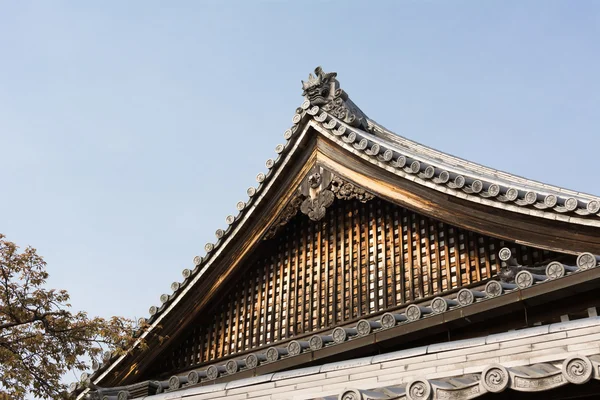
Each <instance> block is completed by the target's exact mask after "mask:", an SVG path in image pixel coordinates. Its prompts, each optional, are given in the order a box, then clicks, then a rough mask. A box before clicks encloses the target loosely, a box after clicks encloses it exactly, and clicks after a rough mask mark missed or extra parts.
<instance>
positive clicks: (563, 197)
mask: <svg viewBox="0 0 600 400" xmlns="http://www.w3.org/2000/svg"><path fill="white" fill-rule="evenodd" d="M315 73H316V76H312V75H311V77H309V80H308V81H307V82H303V89H304V93H303V94H304V95H305V101H304V102H303V103H302V105H301V106H300V107H299V108H298V109H297V110H296V112H295V114H294V116H293V119H292V123H293V125H292V126H291V127H290V128H289V129H287V130H286V131H285V132H284V139H285V142H284V143H283V144H279V145H277V146H276V147H275V152H276V155H275V157H274V158H272V159H269V160H267V161H266V163H265V166H266V168H267V171H266V172H261V173H259V174H258V175H257V178H256V180H257V182H258V185H257V186H251V187H250V188H248V190H247V194H248V198H247V199H245V200H242V201H239V202H238V203H237V204H236V208H237V210H238V214H237V215H229V216H227V217H226V219H225V221H226V224H227V225H226V228H224V229H217V230H216V232H215V236H216V241H215V242H214V243H207V244H206V245H205V246H204V250H205V255H204V256H196V257H195V258H194V267H193V268H189V269H184V270H183V272H182V275H183V281H182V282H174V283H173V284H172V285H171V289H172V291H173V292H172V293H171V294H163V295H161V296H160V302H161V304H160V305H159V306H152V307H150V318H148V319H142V320H141V321H140V324H141V326H142V328H141V330H140V332H139V334H140V341H138V343H137V344H139V343H140V342H141V339H144V338H147V337H148V335H149V334H150V333H151V332H152V331H153V330H154V329H156V328H157V327H158V326H159V325H160V324H161V322H162V321H163V320H164V318H165V317H166V316H167V315H169V313H170V312H171V311H172V310H174V309H175V308H176V307H177V306H178V304H179V303H180V301H181V300H182V299H183V298H184V297H185V296H186V295H187V294H188V293H189V292H190V290H191V289H192V288H194V287H195V286H196V285H197V284H198V282H199V281H201V280H202V279H205V275H207V274H208V273H209V271H210V270H211V268H212V266H213V264H214V263H215V262H216V260H217V259H218V258H219V257H220V256H222V255H223V254H225V252H226V249H227V248H228V245H229V244H230V243H232V242H233V241H234V240H236V237H237V236H240V235H242V233H243V232H244V230H245V229H247V227H246V226H247V225H248V224H249V222H248V221H250V220H251V219H252V217H253V214H256V213H258V212H259V209H261V207H263V204H262V203H266V201H267V200H266V199H267V198H268V196H272V193H270V192H272V191H274V190H275V189H273V188H274V186H275V182H278V181H279V180H282V179H283V177H286V176H287V175H288V171H289V170H290V169H291V168H292V167H293V161H294V159H293V157H295V156H296V153H299V152H301V151H302V149H303V148H305V147H304V146H305V144H306V143H307V141H308V140H309V139H310V134H311V133H314V132H317V134H318V135H320V136H322V137H323V138H325V139H327V140H329V141H330V142H331V143H334V144H335V145H336V146H338V148H340V149H342V150H343V151H346V152H349V153H352V154H354V155H356V156H357V157H358V158H360V159H361V160H362V161H363V162H366V163H368V164H370V165H373V166H376V167H377V168H379V169H381V170H382V171H385V172H386V173H390V174H393V175H394V176H395V177H396V179H397V180H398V181H397V182H398V183H400V182H401V181H410V182H412V183H413V184H416V185H419V186H422V187H423V188H424V189H427V190H433V191H435V192H438V193H442V194H443V195H445V196H448V197H449V198H450V197H454V198H457V199H460V200H461V201H463V200H464V201H468V202H472V203H477V204H478V205H482V206H489V209H490V210H494V209H501V210H504V211H506V212H510V213H515V214H516V215H527V216H529V217H531V218H540V219H543V220H550V221H560V222H562V223H567V224H570V225H572V226H582V227H586V228H595V227H600V198H599V197H596V196H591V195H588V194H584V193H581V192H576V191H572V190H568V189H563V188H559V187H556V186H552V185H547V184H543V183H539V182H535V181H531V180H528V179H525V178H522V177H519V176H516V175H512V174H509V173H505V172H501V171H497V170H495V169H491V168H487V167H484V166H481V165H478V164H475V163H471V162H468V161H465V160H462V159H460V158H457V157H454V156H451V155H448V154H445V153H442V152H439V151H437V150H434V149H432V148H430V147H427V146H424V145H421V144H419V143H416V142H414V141H412V140H409V139H406V138H404V137H401V136H399V135H397V134H395V133H393V132H391V131H389V130H387V129H385V128H384V127H383V126H381V125H380V124H378V123H376V122H375V121H373V120H372V119H370V118H368V117H367V116H366V114H365V113H364V112H362V111H361V110H360V108H358V107H357V106H356V105H355V104H354V103H353V102H352V101H351V100H350V99H349V97H348V95H347V94H346V93H345V92H344V91H343V90H342V89H341V88H340V86H339V82H338V81H337V79H336V74H335V73H329V74H327V73H324V72H323V71H322V69H320V68H317V69H316V70H315ZM263 208H264V207H263ZM283 222H285V221H283ZM281 223H282V221H281V219H279V220H275V221H274V224H275V225H276V224H281ZM267 233H268V232H267V230H265V231H264V232H262V235H263V236H266V235H267ZM573 253H574V254H578V252H573ZM137 344H136V346H137ZM125 357H126V356H120V357H118V358H110V355H108V356H107V359H106V360H105V363H104V364H103V365H102V366H100V368H99V370H98V371H97V372H96V373H94V374H93V375H92V377H91V380H92V381H93V382H100V381H101V380H102V379H104V378H105V377H107V376H108V375H109V374H110V373H111V372H113V369H114V368H116V367H117V366H118V365H119V364H120V363H121V362H123V360H124V359H125Z"/></svg>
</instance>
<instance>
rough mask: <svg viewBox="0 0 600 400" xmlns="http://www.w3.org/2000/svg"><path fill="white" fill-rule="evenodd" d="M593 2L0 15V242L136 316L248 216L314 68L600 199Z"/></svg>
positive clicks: (425, 133) (387, 110) (164, 6)
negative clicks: (239, 215)
mask: <svg viewBox="0 0 600 400" xmlns="http://www.w3.org/2000/svg"><path fill="white" fill-rule="evenodd" d="M598 38H600V2H596V1H577V2H572V1H452V2H451V1H373V2H368V3H367V2H357V1H337V2H334V1H330V2H316V1H302V2H291V1H290V2H283V1H280V2H275V1H269V2H267V1H263V2H250V1H243V2H242V1H240V2H226V1H219V2H218V1H207V2H201V1H189V2H185V1H179V2H158V1H156V2H151V1H128V2H120V1H105V2H95V3H92V2H60V1H55V2H26V1H22V2H8V1H0V171H1V174H2V178H3V184H2V186H1V188H0V232H2V233H4V234H5V235H7V236H8V238H9V239H10V240H12V241H15V242H17V243H18V244H20V245H21V246H23V247H24V246H26V245H29V244H30V245H33V246H34V247H36V248H37V249H38V250H39V252H40V253H41V254H42V255H44V256H45V258H46V260H47V261H48V269H49V272H50V274H51V278H50V283H51V285H52V286H55V287H60V288H64V289H67V290H68V291H69V292H70V293H71V294H72V300H73V304H74V306H75V307H76V308H78V309H84V310H87V311H89V312H90V313H92V314H97V315H103V316H110V315H114V314H117V315H125V316H128V317H136V318H137V317H140V316H147V314H148V311H147V310H148V308H149V307H150V306H151V305H154V304H159V296H160V294H161V293H170V289H169V286H170V284H171V282H173V281H180V280H181V270H182V269H184V268H190V267H192V266H193V265H192V259H193V257H194V256H195V255H198V254H200V255H202V254H203V253H204V250H203V248H204V244H205V243H206V242H208V241H211V242H212V241H214V232H215V230H216V229H218V228H224V227H225V226H226V224H225V217H226V216H227V215H228V214H231V213H234V212H235V204H236V202H237V201H239V200H245V199H246V194H245V193H246V189H247V188H248V187H249V186H251V185H256V181H255V176H256V174H257V173H258V172H262V171H265V166H264V162H265V160H266V159H267V158H270V157H273V156H274V154H275V152H274V149H275V146H276V145H277V144H279V143H281V142H282V141H283V132H284V131H285V130H286V129H287V128H288V127H289V126H290V125H291V118H292V116H293V113H294V110H295V108H296V107H297V106H298V105H300V103H301V102H302V98H301V87H300V80H301V79H306V76H307V75H308V73H309V72H311V71H312V70H313V69H314V67H315V66H317V65H322V66H323V67H324V69H325V70H326V71H337V72H338V78H339V80H340V82H341V84H342V87H343V88H344V89H345V90H346V91H347V92H348V93H349V94H350V96H351V98H352V99H353V100H354V101H355V102H356V103H357V104H358V105H359V106H360V107H361V108H362V109H363V111H365V113H367V115H369V116H370V117H371V118H373V119H375V120H377V121H378V122H380V123H381V124H383V125H384V126H386V127H388V128H390V129H392V130H394V131H396V132H398V133H399V134H401V135H404V136H406V137H409V138H411V139H414V140H416V141H419V142H421V143H424V144H427V145H430V146H433V147H435V148H437V149H440V150H443V151H445V152H448V153H450V154H454V155H457V156H460V157H463V158H466V159H469V160H472V161H475V162H479V163H482V164H485V165H488V166H492V167H495V168H499V169H503V170H506V171H509V172H512V173H515V174H519V175H524V176H527V177H529V178H532V179H536V180H540V181H544V182H548V183H552V184H555V185H559V186H564V187H568V188H571V189H576V190H581V191H585V192H590V193H593V194H596V195H600V179H598V155H597V154H598V146H599V145H600V139H599V135H598V129H599V127H600V113H599V112H598V109H599V104H600V79H599V77H598V71H600V41H599V40H598Z"/></svg>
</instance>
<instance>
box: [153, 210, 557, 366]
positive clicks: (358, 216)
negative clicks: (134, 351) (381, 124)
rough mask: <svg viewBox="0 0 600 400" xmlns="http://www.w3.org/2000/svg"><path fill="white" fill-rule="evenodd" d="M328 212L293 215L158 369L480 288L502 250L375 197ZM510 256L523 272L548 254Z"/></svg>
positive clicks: (529, 251) (520, 250)
mask: <svg viewBox="0 0 600 400" xmlns="http://www.w3.org/2000/svg"><path fill="white" fill-rule="evenodd" d="M327 213H328V214H327V217H326V218H324V219H323V220H321V221H317V222H314V221H310V220H309V219H308V217H306V216H305V215H303V214H301V213H298V215H296V217H294V218H293V219H292V220H291V221H290V222H289V223H288V225H286V227H285V228H284V229H281V230H280V231H279V232H278V234H277V235H276V236H275V237H274V238H272V239H270V240H268V241H265V242H264V243H262V244H261V245H260V246H259V249H258V250H257V252H256V255H255V256H254V257H253V259H252V260H251V261H250V262H248V263H247V264H245V265H244V266H243V267H242V268H241V269H240V270H239V271H238V275H237V277H236V281H235V282H234V283H233V284H231V285H229V286H230V287H231V288H232V289H231V290H230V291H229V292H228V293H227V294H226V296H224V297H221V298H223V300H222V301H221V302H219V303H217V304H215V305H214V307H212V309H211V310H209V311H208V312H207V313H204V315H203V316H202V317H201V318H198V320H197V321H196V322H195V323H194V326H202V327H205V328H204V329H203V330H202V331H201V332H202V333H201V334H198V332H197V331H196V330H193V331H191V332H190V333H189V334H188V335H187V336H182V338H181V340H180V341H179V342H176V343H173V344H171V347H172V350H171V351H167V352H165V353H164V355H163V356H162V357H161V359H160V360H159V361H158V362H157V363H156V372H159V371H160V372H161V373H165V372H168V373H171V372H172V371H179V370H184V369H186V368H191V367H193V366H197V365H200V364H204V363H207V362H215V361H216V360H218V359H221V358H223V357H227V356H229V355H233V354H236V353H238V354H239V353H240V352H244V351H249V350H253V349H255V348H256V347H257V346H268V345H270V344H272V343H274V342H280V341H282V340H286V339H291V338H297V337H302V336H306V335H309V334H311V333H313V332H315V331H319V330H322V329H324V328H328V327H334V326H337V325H342V324H344V323H348V322H349V321H354V320H356V319H359V318H361V317H366V316H368V315H371V314H374V313H380V312H383V311H385V310H388V309H393V308H396V307H398V306H401V305H402V304H404V302H405V301H409V300H418V299H421V298H424V297H430V296H432V295H435V294H438V293H441V292H443V291H446V290H449V289H453V288H457V287H459V286H463V285H468V284H472V283H475V282H479V281H481V280H482V279H486V278H487V277H488V276H490V275H493V274H494V273H495V272H496V270H497V268H498V260H497V258H496V254H497V252H498V250H499V249H500V248H501V247H502V246H504V245H505V243H504V242H503V241H502V240H499V239H494V238H491V237H488V236H485V235H480V234H477V233H473V232H469V231H466V230H464V229H461V228H458V227H456V226H453V225H448V224H445V223H443V222H440V221H436V220H434V219H432V218H428V217H426V216H423V215H421V214H419V213H415V212H413V211H410V210H407V209H405V208H403V207H400V206H396V205H393V204H391V203H389V202H387V201H384V200H381V199H374V200H372V201H370V202H368V203H361V202H359V201H357V200H352V201H345V200H336V201H335V203H334V205H332V206H331V207H330V208H329V209H328V211H327ZM326 249H327V250H326ZM359 249H362V250H359ZM516 250H517V251H516V254H517V259H518V260H519V262H521V263H522V264H524V265H533V264H535V263H537V262H542V261H544V260H547V259H549V258H552V257H555V256H556V255H555V254H554V253H552V252H549V251H545V250H540V249H535V248H529V247H524V246H516ZM328 266H337V268H329V267H328ZM248 285H250V288H248ZM248 293H254V295H253V296H248V295H247V294H248ZM359 294H360V295H359ZM290 295H291V296H290ZM290 297H291V298H292V301H291V303H292V305H291V306H290V307H285V308H286V309H285V311H283V308H284V307H283V306H287V304H286V301H287V300H285V299H289V298H290ZM249 327H254V328H252V329H249Z"/></svg>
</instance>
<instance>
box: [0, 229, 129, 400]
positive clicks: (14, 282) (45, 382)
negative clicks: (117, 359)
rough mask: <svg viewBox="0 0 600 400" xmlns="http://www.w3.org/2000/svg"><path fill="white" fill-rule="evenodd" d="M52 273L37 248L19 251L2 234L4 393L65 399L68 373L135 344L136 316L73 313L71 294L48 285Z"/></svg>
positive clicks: (0, 389)
mask: <svg viewBox="0 0 600 400" xmlns="http://www.w3.org/2000/svg"><path fill="white" fill-rule="evenodd" d="M47 278H48V273H47V272H46V263H45V262H44V260H43V259H42V257H40V256H39V255H38V254H37V253H36V250H35V249H34V248H31V247H27V248H26V249H25V250H23V251H22V252H19V248H18V247H17V246H16V245H15V244H14V243H11V242H9V241H7V240H6V239H5V236H4V235H2V234H0V398H3V397H8V398H10V399H15V400H19V399H24V398H25V396H26V395H27V394H31V395H34V396H35V397H37V398H42V399H60V398H66V397H67V388H66V385H65V384H63V383H61V377H63V376H64V374H65V373H66V372H68V371H71V370H87V369H88V368H89V365H88V364H89V363H90V360H96V359H98V358H99V357H101V353H102V352H103V351H105V350H108V351H112V352H116V353H121V354H122V352H124V351H125V350H124V349H128V348H130V346H131V344H132V343H133V340H134V335H133V332H134V329H135V326H134V322H133V321H131V320H128V319H124V318H118V317H113V318H111V319H108V320H107V319H104V318H99V317H94V318H91V317H88V315H87V314H86V313H85V312H73V311H71V305H70V304H69V294H68V293H67V292H66V291H65V290H56V289H47V288H46V287H45V283H46V280H47Z"/></svg>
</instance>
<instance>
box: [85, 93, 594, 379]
mask: <svg viewBox="0 0 600 400" xmlns="http://www.w3.org/2000/svg"><path fill="white" fill-rule="evenodd" d="M370 123H371V124H372V126H373V128H372V131H371V132H367V131H364V130H360V129H357V128H354V127H351V126H349V125H347V124H345V123H344V122H342V121H340V120H338V119H336V118H335V117H333V116H331V115H329V114H327V112H325V111H322V110H320V109H319V107H311V106H310V104H307V103H306V102H305V103H304V104H303V107H302V108H301V109H299V110H298V111H297V113H296V115H295V116H294V126H293V127H292V128H291V129H290V130H288V131H286V133H285V138H286V141H287V142H286V144H285V145H280V146H277V148H276V150H277V153H278V156H277V158H276V159H274V160H269V161H267V167H268V168H269V171H268V173H267V174H259V177H258V178H257V180H258V181H259V182H260V184H259V186H258V188H250V189H249V190H248V194H249V196H250V199H249V200H248V201H247V202H240V203H238V210H239V211H240V214H239V215H238V216H236V217H234V216H230V217H228V218H227V222H228V224H229V227H228V228H227V229H226V230H218V231H217V237H218V238H219V240H218V241H217V242H216V243H215V244H207V246H206V247H205V249H206V250H207V255H206V256H205V257H197V258H196V259H195V263H196V268H195V269H194V270H193V271H191V270H190V271H188V272H187V273H184V276H186V279H185V280H184V282H183V283H181V284H180V285H178V286H177V288H176V289H175V291H174V293H173V294H171V295H169V296H167V297H166V301H165V302H164V304H163V305H162V306H161V307H160V308H157V310H156V311H155V312H154V315H153V316H152V317H151V318H150V319H148V320H147V326H146V328H144V330H143V332H142V333H141V335H140V338H143V339H146V340H147V341H148V344H149V347H148V348H147V349H146V350H144V351H138V352H132V353H130V354H129V355H127V356H121V357H119V358H116V359H113V360H111V361H110V362H109V363H107V364H106V365H105V366H104V367H103V368H101V369H100V370H99V371H98V372H97V373H96V374H94V376H92V381H93V382H94V383H95V384H98V385H101V386H115V385H123V384H128V383H132V382H136V381H138V380H139V377H140V375H141V374H143V372H144V371H145V370H146V369H147V368H148V366H149V365H151V363H152V362H153V360H155V358H156V357H157V356H158V355H159V354H160V353H161V352H162V351H163V350H164V349H165V348H166V343H167V342H170V341H172V340H174V339H175V338H176V337H177V336H178V335H179V334H180V333H182V332H183V331H184V330H185V329H186V328H187V327H188V326H189V325H190V323H191V322H192V321H193V320H194V318H195V317H196V316H197V315H198V313H200V312H202V311H203V310H205V309H206V308H207V307H209V306H210V305H211V300H212V299H214V298H215V296H216V295H217V294H218V293H220V291H221V289H222V288H223V287H224V284H225V283H226V282H228V281H229V279H230V278H232V276H234V275H235V271H236V270H237V269H238V268H240V267H241V264H242V263H243V262H244V261H245V260H247V259H248V257H249V256H250V255H251V253H252V252H253V250H254V249H255V248H256V247H257V246H258V244H259V243H260V242H261V241H262V239H263V238H264V236H265V233H266V232H267V231H268V229H269V228H270V227H271V226H272V225H273V224H274V223H275V222H276V221H277V219H278V217H279V216H280V214H281V213H282V212H283V210H284V208H285V207H286V205H287V204H288V203H289V202H290V201H291V199H292V198H293V197H294V196H295V194H296V192H297V189H298V187H299V186H300V184H301V182H302V181H303V180H304V179H305V178H306V176H307V174H308V173H309V171H310V170H311V168H313V166H315V165H319V166H321V167H323V168H325V169H327V170H329V171H330V172H332V173H333V174H335V175H337V176H339V177H342V178H343V179H345V180H348V181H350V182H352V183H354V184H356V185H358V186H360V187H362V188H364V189H366V190H368V191H369V192H371V193H373V194H374V195H376V196H379V197H381V198H383V199H385V200H387V201H390V202H392V203H394V204H397V205H400V206H403V207H406V208H408V209H411V210H413V211H416V212H419V213H422V214H424V215H426V216H429V217H432V218H435V219H438V220H440V221H443V222H445V223H449V224H453V225H456V226H458V227H461V228H464V229H468V230H472V231H474V232H478V233H482V234H485V235H489V236H493V237H497V238H500V239H504V240H507V241H513V242H516V243H520V244H523V245H530V246H534V247H538V248H543V249H548V250H552V251H558V252H564V253H570V254H578V253H581V252H584V251H587V252H592V253H595V254H600V234H599V233H600V232H599V228H598V227H599V226H600V219H598V218H597V216H596V215H595V214H594V213H591V212H588V213H587V214H585V213H584V212H583V211H582V212H580V213H579V214H577V213H575V214H572V215H569V216H566V217H565V213H563V212H562V211H561V212H557V211H556V210H555V208H556V207H559V211H560V207H561V206H560V204H558V205H557V206H556V207H547V208H546V209H535V208H534V207H533V206H535V204H526V206H527V207H523V204H519V203H518V200H519V199H516V201H517V203H516V204H513V203H514V202H513V201H510V202H509V201H503V200H495V199H490V198H489V197H485V196H482V195H481V194H480V193H481V191H479V192H477V193H475V192H473V190H472V189H469V188H468V186H469V185H473V182H474V181H475V180H479V179H487V177H488V175H487V171H484V170H482V171H481V175H480V176H475V175H474V174H473V176H470V177H469V176H467V177H466V181H467V189H468V190H466V191H465V190H464V186H463V187H460V188H459V187H454V188H453V187H452V184H451V182H450V184H449V183H448V182H441V183H440V180H439V179H438V182H436V181H435V177H428V176H424V173H425V171H424V170H425V168H426V165H427V166H432V168H434V170H435V173H437V174H438V175H439V172H440V171H442V170H444V171H449V174H450V176H451V177H452V178H453V179H456V176H458V175H460V172H461V171H459V170H452V169H451V168H449V167H448V165H446V164H444V165H434V164H433V163H432V161H431V159H429V158H427V157H426V154H424V153H419V152H412V153H410V154H408V153H407V152H405V153H407V157H408V159H409V161H410V160H413V161H419V164H420V166H419V168H417V170H410V169H409V170H408V171H407V170H406V167H405V166H399V165H398V164H397V159H398V154H402V151H403V149H402V148H401V147H402V144H401V143H399V142H398V141H395V142H394V141H392V140H390V139H389V138H388V137H386V135H389V132H388V131H385V130H384V128H382V127H379V128H376V127H375V126H374V125H373V122H372V121H370ZM341 128H343V129H341ZM342 130H343V131H344V132H345V133H341V134H340V131H342ZM350 133H354V135H353V136H354V137H353V138H352V139H353V140H343V139H344V138H348V136H349V134H350ZM374 145H377V146H374ZM375 147H377V151H375ZM383 149H385V153H384V150H383ZM409 150H410V149H409ZM432 151H433V150H432ZM389 152H391V153H392V156H391V157H390V156H389ZM419 157H420V159H417V158H419ZM438 161H439V160H438ZM446 161H447V160H446ZM440 162H442V163H443V162H444V160H441V161H440ZM394 163H396V164H394ZM427 163H430V164H429V165H428V164H427ZM508 178H510V176H504V175H502V176H501V178H499V179H500V180H499V181H498V182H500V181H502V182H505V181H507V179H508ZM519 179H521V178H519ZM489 184H490V182H488V181H485V182H484V186H486V187H488V185H489ZM517 184H519V185H520V186H519V189H518V193H519V196H526V195H527V193H528V192H529V191H528V190H527V189H528V188H531V187H537V186H535V185H534V186H526V185H524V182H523V181H519V180H516V181H515V182H514V185H513V186H515V185H517ZM510 185H511V183H509V184H506V185H505V186H506V187H508V186H510ZM515 187H516V186H515ZM488 188H489V187H488ZM547 188H552V187H550V186H548V187H547ZM469 190H471V191H472V193H467V192H468V191H469ZM486 190H487V189H486ZM540 193H542V192H540ZM540 193H538V194H537V197H536V198H543V197H540V196H548V195H550V194H552V195H554V193H557V192H556V191H555V190H554V189H552V190H547V194H543V193H542V194H540ZM561 193H563V194H564V195H565V196H571V197H572V196H574V195H573V193H574V192H571V191H563V192H561ZM504 195H505V193H499V196H504ZM582 196H583V197H579V198H576V201H577V204H578V205H579V207H580V208H581V206H583V207H584V208H585V209H590V207H589V204H594V203H593V202H594V201H596V200H595V199H596V198H593V197H591V196H588V195H582ZM594 207H595V206H594ZM580 208H578V209H577V210H580ZM523 210H526V211H523ZM577 210H572V211H577ZM592 211H593V209H592ZM582 213H583V214H582ZM584 214H585V215H584ZM558 216H563V217H562V218H561V217H558ZM153 332H159V334H160V335H162V336H168V337H169V339H168V340H167V341H166V342H165V343H163V344H162V345H159V344H158V341H157V340H156V339H155V338H153V337H152V335H151V333H153Z"/></svg>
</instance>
